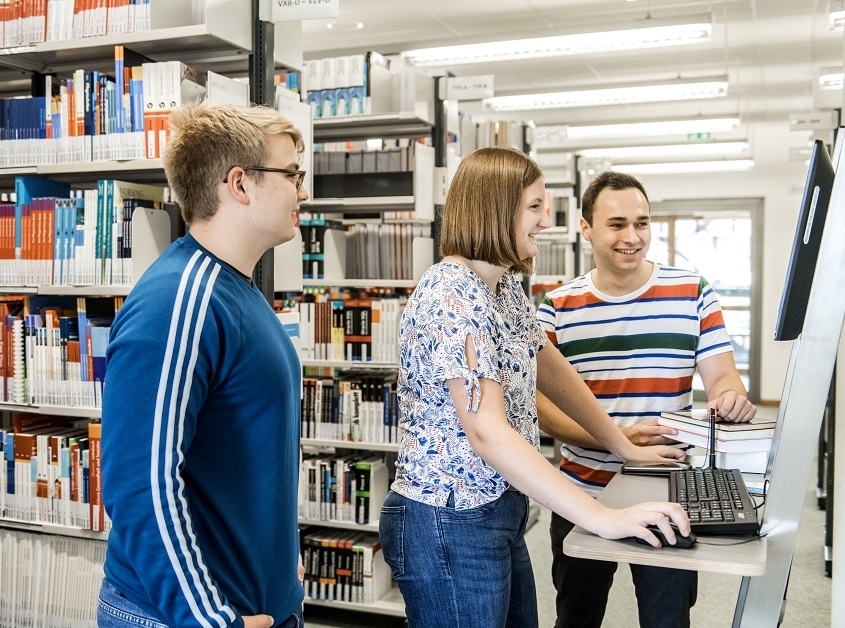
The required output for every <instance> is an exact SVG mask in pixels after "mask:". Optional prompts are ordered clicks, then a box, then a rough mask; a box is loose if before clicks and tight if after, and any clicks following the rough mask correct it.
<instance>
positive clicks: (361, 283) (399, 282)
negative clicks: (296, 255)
mask: <svg viewBox="0 0 845 628" xmlns="http://www.w3.org/2000/svg"><path fill="white" fill-rule="evenodd" d="M302 285H303V286H308V287H320V286H328V287H339V288H359V289H368V288H414V287H416V285H417V282H416V281H414V280H413V279H331V278H329V279H303V280H302ZM364 364H367V363H366V362H364Z"/></svg>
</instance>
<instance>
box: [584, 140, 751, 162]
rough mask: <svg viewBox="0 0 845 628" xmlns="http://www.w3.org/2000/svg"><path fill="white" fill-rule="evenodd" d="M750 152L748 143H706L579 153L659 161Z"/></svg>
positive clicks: (587, 156)
mask: <svg viewBox="0 0 845 628" xmlns="http://www.w3.org/2000/svg"><path fill="white" fill-rule="evenodd" d="M747 150H748V142H706V143H700V144H696V143H688V144H670V145H665V146H622V147H618V148H589V149H584V150H581V151H578V154H579V155H581V157H586V158H588V159H598V158H603V159H614V160H615V159H655V158H657V159H659V158H669V157H714V156H717V155H737V154H739V153H744V152H745V151H747Z"/></svg>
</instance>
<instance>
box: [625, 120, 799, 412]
mask: <svg viewBox="0 0 845 628" xmlns="http://www.w3.org/2000/svg"><path fill="white" fill-rule="evenodd" d="M808 138H809V132H806V131H804V132H791V131H789V129H788V126H787V124H786V123H785V122H778V123H774V122H771V123H762V122H758V123H755V124H754V125H751V127H750V128H749V137H748V141H749V142H750V143H751V145H752V147H753V151H754V161H755V166H754V168H753V169H752V170H749V171H747V172H736V173H733V172H729V173H719V174H691V175H681V176H679V175H671V176H669V175H665V176H664V175H652V176H642V177H638V178H639V179H640V180H641V181H642V182H643V185H644V186H645V188H646V191H647V192H648V195H649V199H651V200H652V201H668V200H680V199H730V198H762V199H763V234H764V235H763V276H762V281H763V287H762V289H763V304H762V308H763V311H762V327H763V329H762V347H761V356H760V358H761V360H760V363H761V370H762V372H761V377H760V398H761V400H763V401H779V400H780V396H781V392H782V388H783V380H784V376H785V374H786V367H787V363H788V362H789V351H790V347H791V344H792V343H790V342H774V341H773V340H771V338H772V334H773V332H774V327H775V318H776V316H777V311H778V306H779V304H780V294H781V290H782V288H783V278H784V274H785V273H786V263H787V261H788V259H789V252H790V249H791V248H792V235H793V230H794V228H795V222H796V220H797V219H798V206H799V204H800V201H801V191H802V189H803V186H804V180H805V178H806V175H807V166H806V165H805V164H803V163H800V162H789V161H788V160H787V157H788V152H789V147H790V146H801V145H804V146H806V144H807V142H808ZM754 280H755V281H756V280H757V278H756V277H755V279H754Z"/></svg>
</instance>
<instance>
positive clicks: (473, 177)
mask: <svg viewBox="0 0 845 628" xmlns="http://www.w3.org/2000/svg"><path fill="white" fill-rule="evenodd" d="M541 176H543V171H542V170H540V167H539V166H538V165H537V163H536V162H535V161H534V160H533V159H531V158H530V157H529V156H528V155H526V154H525V153H523V152H521V151H518V150H516V149H514V148H506V147H503V146H489V147H486V148H479V149H478V150H476V151H474V152H472V153H470V154H469V155H468V156H467V157H465V158H464V159H463V161H462V162H461V165H460V166H458V170H457V172H455V176H454V178H453V179H452V184H451V185H450V186H449V192H448V194H447V195H446V204H445V205H444V207H443V214H442V216H443V221H442V228H441V231H440V254H441V255H442V256H443V257H446V256H447V255H459V256H461V257H465V258H466V259H471V260H480V261H482V262H487V263H488V264H493V265H494V266H503V267H505V268H510V269H512V270H513V271H514V272H519V273H524V274H528V273H531V272H532V270H533V268H534V259H533V258H529V259H524V260H522V259H519V255H518V253H517V246H516V221H517V217H518V216H519V206H520V203H522V193H523V191H524V190H525V188H527V187H528V186H529V185H531V184H533V183H534V182H535V181H537V179H539V178H540V177H541Z"/></svg>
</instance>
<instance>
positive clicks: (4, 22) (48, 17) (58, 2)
mask: <svg viewBox="0 0 845 628" xmlns="http://www.w3.org/2000/svg"><path fill="white" fill-rule="evenodd" d="M148 30H150V0H29V1H27V2H8V1H6V2H0V47H5V48H10V47H13V46H26V45H28V44H38V43H41V42H45V41H62V40H67V39H79V38H81V37H97V36H100V35H120V34H123V33H134V32H140V31H148Z"/></svg>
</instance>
